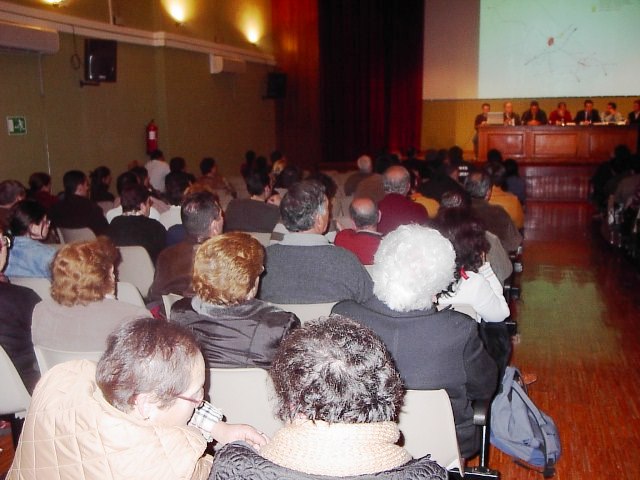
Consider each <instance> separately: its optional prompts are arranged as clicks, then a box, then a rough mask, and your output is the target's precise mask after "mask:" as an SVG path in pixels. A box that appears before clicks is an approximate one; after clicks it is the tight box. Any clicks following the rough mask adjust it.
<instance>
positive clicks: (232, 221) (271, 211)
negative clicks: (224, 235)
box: [224, 171, 280, 233]
mask: <svg viewBox="0 0 640 480" xmlns="http://www.w3.org/2000/svg"><path fill="white" fill-rule="evenodd" d="M245 182H246V185H247V192H249V195H250V198H243V199H240V198H234V199H233V200H231V202H229V205H228V206H227V210H226V211H225V222H224V229H225V231H226V232H234V231H240V232H263V233H271V232H272V231H273V228H274V227H275V226H276V223H278V220H279V219H280V210H279V209H278V207H276V206H275V205H271V204H269V203H266V201H267V199H268V198H269V197H270V196H271V178H270V177H269V175H267V174H266V173H265V172H260V171H255V172H252V173H250V174H248V175H247V176H246V177H245Z"/></svg>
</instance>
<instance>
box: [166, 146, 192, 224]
mask: <svg viewBox="0 0 640 480" xmlns="http://www.w3.org/2000/svg"><path fill="white" fill-rule="evenodd" d="M178 158H180V157H178ZM173 160H175V158H174V159H172V161H173ZM164 183H165V199H166V200H167V201H168V202H169V210H167V211H166V212H164V213H163V214H162V215H161V216H160V223H162V225H163V226H164V228H166V229H167V230H168V229H169V228H171V227H173V226H174V225H178V224H180V223H182V220H181V219H180V206H181V205H182V199H183V198H184V193H185V192H186V191H187V189H188V188H189V186H190V185H191V183H192V182H191V176H190V175H189V174H187V173H185V172H176V173H175V174H174V172H171V173H170V174H169V175H167V176H166V177H165V179H164Z"/></svg>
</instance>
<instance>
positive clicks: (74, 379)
mask: <svg viewBox="0 0 640 480" xmlns="http://www.w3.org/2000/svg"><path fill="white" fill-rule="evenodd" d="M95 371H96V366H95V364H94V363H93V362H90V361H88V360H77V361H73V362H67V363H63V364H61V365H58V366H56V367H54V368H52V369H51V370H50V371H49V372H48V373H47V374H46V375H44V376H43V377H42V379H41V381H40V382H39V383H38V385H37V387H36V389H35V391H34V393H33V398H32V401H31V406H30V407H29V412H28V413H27V418H26V419H25V423H24V429H23V431H22V436H21V437H20V443H19V444H18V448H17V451H16V454H15V458H14V460H13V464H12V465H11V469H10V470H9V473H8V475H7V479H8V480H17V479H27V480H31V479H38V480H42V479H46V480H60V479H79V480H105V479H114V480H115V479H123V480H124V479H136V480H145V479H149V480H162V479H166V480H177V479H206V478H207V477H208V476H209V472H210V470H211V462H212V459H211V457H210V456H208V455H207V456H204V457H203V456H202V454H203V452H204V449H205V447H206V445H207V443H206V441H205V439H204V438H203V437H202V435H201V434H200V433H199V431H198V430H197V429H196V428H194V427H189V426H186V425H185V426H184V427H163V426H157V425H156V426H154V425H150V424H149V423H148V422H145V421H142V420H138V419H135V418H133V417H132V416H131V415H128V414H126V413H124V412H121V411H119V410H117V409H116V408H114V407H112V406H111V405H110V404H109V403H107V401H106V400H105V399H104V397H103V396H102V393H101V391H100V389H99V388H98V386H97V385H96V382H95Z"/></svg>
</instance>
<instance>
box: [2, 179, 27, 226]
mask: <svg viewBox="0 0 640 480" xmlns="http://www.w3.org/2000/svg"><path fill="white" fill-rule="evenodd" d="M26 196H27V191H26V190H25V188H24V186H23V185H22V184H21V183H20V182H19V181H17V180H3V181H2V182H0V228H2V229H3V230H8V229H9V211H10V210H11V207H13V206H14V205H15V204H16V203H18V202H19V201H20V200H24V199H25V198H26Z"/></svg>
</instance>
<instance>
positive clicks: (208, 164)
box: [197, 157, 238, 208]
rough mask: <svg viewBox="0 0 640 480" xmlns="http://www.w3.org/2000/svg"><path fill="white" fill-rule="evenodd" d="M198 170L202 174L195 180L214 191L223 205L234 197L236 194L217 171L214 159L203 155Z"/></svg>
mask: <svg viewBox="0 0 640 480" xmlns="http://www.w3.org/2000/svg"><path fill="white" fill-rule="evenodd" d="M200 172H201V173H202V176H201V177H200V178H199V179H198V180H197V182H198V183H202V184H204V185H206V186H207V187H208V189H209V190H210V191H213V192H215V193H216V194H217V195H218V197H219V198H220V204H221V205H222V206H223V208H224V207H226V206H227V204H228V203H229V202H230V201H231V199H233V198H236V197H237V196H238V195H237V193H236V191H235V189H234V188H233V185H231V183H229V181H228V180H227V179H226V178H225V177H223V176H222V175H221V174H220V173H219V172H218V166H217V165H216V161H215V159H214V158H212V157H205V158H203V159H202V161H201V162H200Z"/></svg>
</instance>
